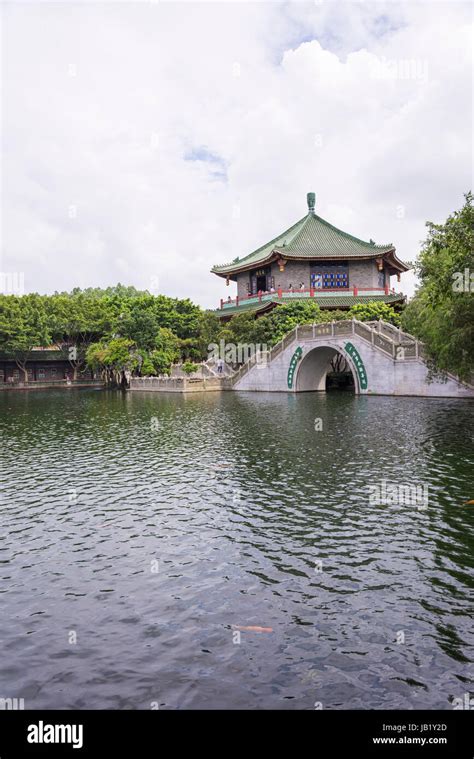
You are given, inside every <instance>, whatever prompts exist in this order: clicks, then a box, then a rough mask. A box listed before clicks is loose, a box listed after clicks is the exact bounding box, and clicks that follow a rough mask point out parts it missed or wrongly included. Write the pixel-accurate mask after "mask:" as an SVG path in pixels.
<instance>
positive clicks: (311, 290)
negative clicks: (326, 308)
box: [309, 287, 314, 298]
mask: <svg viewBox="0 0 474 759" xmlns="http://www.w3.org/2000/svg"><path fill="white" fill-rule="evenodd" d="M309 297H310V298H314V287H310V288H309Z"/></svg>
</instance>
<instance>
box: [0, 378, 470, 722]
mask: <svg viewBox="0 0 474 759" xmlns="http://www.w3.org/2000/svg"><path fill="white" fill-rule="evenodd" d="M0 406H1V418H2V439H3V445H2V454H3V455H2V477H1V482H2V484H1V493H2V501H1V505H0V511H1V520H2V521H1V524H2V530H1V533H0V578H1V579H0V609H1V615H0V639H1V641H2V655H1V664H0V670H1V677H0V683H1V686H0V688H1V692H0V697H3V698H7V697H10V698H13V697H18V698H24V700H25V708H26V709H36V708H37V709H43V708H46V709H53V708H76V709H99V708H105V709H112V708H113V709H150V708H160V709H195V708H244V709H246V708H259V709H314V708H323V709H368V708H373V709H384V708H385V709H419V708H440V709H452V708H453V699H456V698H463V696H464V694H465V693H468V692H471V693H472V691H473V690H474V689H473V685H472V683H473V672H474V670H473V666H472V660H473V658H474V657H473V644H474V634H473V625H472V610H473V609H472V597H473V585H474V581H473V564H474V561H473V543H474V541H473V532H474V505H466V504H465V502H466V501H468V500H470V499H474V476H473V474H474V446H473V439H474V404H473V403H471V402H469V401H456V400H441V399H440V400H438V399H432V400H428V399H420V398H412V399H410V398H388V397H363V396H354V395H352V394H350V393H344V392H333V393H327V394H316V393H308V394H298V395H291V394H288V395H287V394H270V393H268V394H267V393H254V394H250V393H247V394H245V393H236V392H226V393H221V394H219V393H208V394H196V395H188V396H179V395H171V394H170V395H164V394H158V393H157V394H153V393H148V394H147V393H138V392H137V393H128V394H122V393H120V392H114V391H103V390H69V391H67V390H52V391H29V392H3V393H1V394H0ZM383 482H386V483H395V485H396V486H397V487H399V488H400V486H405V485H408V486H414V485H416V486H418V487H423V488H424V489H423V493H424V494H427V501H426V503H425V504H424V505H423V504H422V503H421V502H420V503H419V504H415V503H411V504H410V503H404V502H400V503H388V504H387V503H385V504H381V503H379V502H374V498H373V497H372V496H371V493H372V494H373V492H374V486H378V485H379V484H380V483H383ZM402 500H403V499H402ZM245 627H256V628H266V631H263V632H261V631H258V629H257V630H245V629H239V628H245ZM269 628H270V629H271V631H269Z"/></svg>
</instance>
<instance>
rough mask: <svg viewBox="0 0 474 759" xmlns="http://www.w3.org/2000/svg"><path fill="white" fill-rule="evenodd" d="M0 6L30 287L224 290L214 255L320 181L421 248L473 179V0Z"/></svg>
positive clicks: (14, 219) (14, 177)
mask: <svg viewBox="0 0 474 759" xmlns="http://www.w3.org/2000/svg"><path fill="white" fill-rule="evenodd" d="M2 19H3V20H2V41H3V54H2V85H3V98H2V128H3V148H4V159H3V170H2V180H3V181H2V190H3V203H2V211H3V214H2V216H3V231H2V235H1V243H2V261H1V271H3V272H24V281H25V289H26V291H36V292H41V293H51V292H54V291H55V290H70V289H71V288H73V287H75V286H80V287H88V286H107V285H113V284H116V283H117V282H119V281H120V282H122V283H123V284H131V285H135V286H136V287H138V288H143V289H149V290H150V291H152V292H155V293H156V292H162V293H164V294H166V295H170V296H177V297H190V298H191V299H192V300H194V301H195V302H197V303H200V304H201V305H202V306H206V307H209V306H217V303H218V300H219V298H220V297H222V296H227V295H228V294H229V292H230V293H231V294H233V293H234V289H235V285H232V286H231V287H230V288H226V286H225V281H224V280H223V279H221V278H218V277H216V276H215V275H213V274H210V273H209V269H210V268H211V266H212V265H213V264H215V263H221V264H222V263H226V262H229V261H231V260H232V259H233V258H235V257H236V256H243V255H246V254H247V253H249V252H251V251H252V250H253V249H254V248H256V247H257V246H259V245H261V244H263V243H265V242H267V241H268V240H269V239H271V238H272V237H274V236H276V235H277V234H278V233H280V232H281V231H283V230H284V229H285V228H286V227H288V226H290V225H291V224H293V223H294V222H295V221H297V220H298V219H299V218H301V217H302V216H303V215H304V214H305V213H306V210H307V207H306V193H307V192H308V191H309V190H313V191H314V192H315V193H316V213H318V214H319V215H321V216H322V217H323V218H325V219H327V220H328V221H329V222H331V223H332V224H335V225H336V226H338V227H340V228H342V229H343V230H345V231H347V232H350V233H351V234H354V235H356V236H358V237H361V238H362V239H365V240H368V239H369V238H372V239H374V240H375V241H376V242H377V243H390V242H392V243H393V244H394V245H395V246H396V249H397V254H398V256H399V257H400V258H401V259H402V260H405V261H412V260H414V259H415V258H416V256H417V253H418V251H419V244H420V241H421V240H422V239H423V238H424V237H425V235H426V229H425V221H426V220H427V219H429V220H432V221H436V222H440V221H443V220H444V219H445V218H446V216H447V215H448V214H449V213H451V212H452V211H453V210H454V209H456V208H459V207H460V206H461V204H462V202H463V193H465V192H466V191H467V190H469V189H470V188H471V182H472V126H473V125H472V89H471V88H472V55H471V52H470V49H471V45H470V35H471V33H472V30H471V28H470V24H471V5H470V4H469V3H456V2H451V1H450V2H446V3H444V2H413V1H410V2H409V3H406V4H404V3H398V2H393V1H392V2H364V1H363V0H360V1H354V2H348V3H342V2H330V1H328V0H323V1H322V2H320V1H318V0H316V2H314V1H313V2H308V3H306V2H293V3H277V2H270V1H268V2H259V3H254V2H237V3H230V2H209V3H197V2H196V3H188V2H165V1H164V0H161V1H159V2H157V1H155V2H153V1H151V2H104V3H89V2H84V3H69V2H55V3H42V2H38V1H37V2H35V3H34V4H28V3H25V2H21V3H16V2H11V3H9V4H8V3H7V4H6V5H3V8H2ZM393 283H394V284H395V282H394V281H393ZM413 287H414V278H413V275H412V274H411V273H408V274H404V275H403V276H402V283H401V285H400V286H399V289H401V290H402V291H403V292H406V293H408V294H411V293H412V292H413Z"/></svg>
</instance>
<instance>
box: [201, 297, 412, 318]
mask: <svg viewBox="0 0 474 759" xmlns="http://www.w3.org/2000/svg"><path fill="white" fill-rule="evenodd" d="M404 298H405V296H404V295H402V294H401V293H390V294H389V295H327V296H324V297H322V298H318V296H317V295H315V296H314V297H312V298H311V302H314V301H315V302H316V303H317V304H318V305H319V307H320V308H350V307H351V306H355V305H356V304H357V303H372V302H379V303H388V304H390V303H401V302H402V301H403V300H404ZM308 300H309V299H308V297H304V296H302V297H298V296H297V295H294V296H291V297H288V298H285V297H282V298H279V297H278V296H277V295H275V296H272V297H271V298H267V299H266V300H262V301H256V302H255V301H251V302H250V303H245V302H244V303H239V305H238V306H226V307H225V308H222V309H221V308H218V309H216V310H215V311H214V312H213V313H215V314H216V316H219V317H220V318H224V317H227V316H234V315H235V314H241V313H243V312H245V311H255V312H256V313H257V312H258V311H263V310H265V309H267V308H269V307H271V308H273V307H274V306H287V305H288V303H298V302H302V301H304V302H308Z"/></svg>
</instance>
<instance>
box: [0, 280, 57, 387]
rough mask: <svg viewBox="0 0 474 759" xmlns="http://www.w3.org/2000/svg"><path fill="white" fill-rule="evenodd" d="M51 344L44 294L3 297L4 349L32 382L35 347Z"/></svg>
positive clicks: (0, 337)
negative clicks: (30, 369) (32, 360)
mask: <svg viewBox="0 0 474 759" xmlns="http://www.w3.org/2000/svg"><path fill="white" fill-rule="evenodd" d="M50 342H51V333H50V331H49V328H48V315H47V312H46V308H45V298H44V297H43V296H41V295H37V294H31V295H23V296H21V297H20V296H16V295H1V296H0V347H1V350H2V352H3V353H4V354H5V355H6V356H8V357H9V358H12V359H13V360H14V361H15V363H16V365H17V366H18V368H19V369H20V370H21V371H22V372H23V378H24V382H28V368H27V364H28V361H29V360H30V359H31V354H32V351H33V349H34V348H40V347H42V348H45V347H47V346H48V345H49V344H50Z"/></svg>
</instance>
